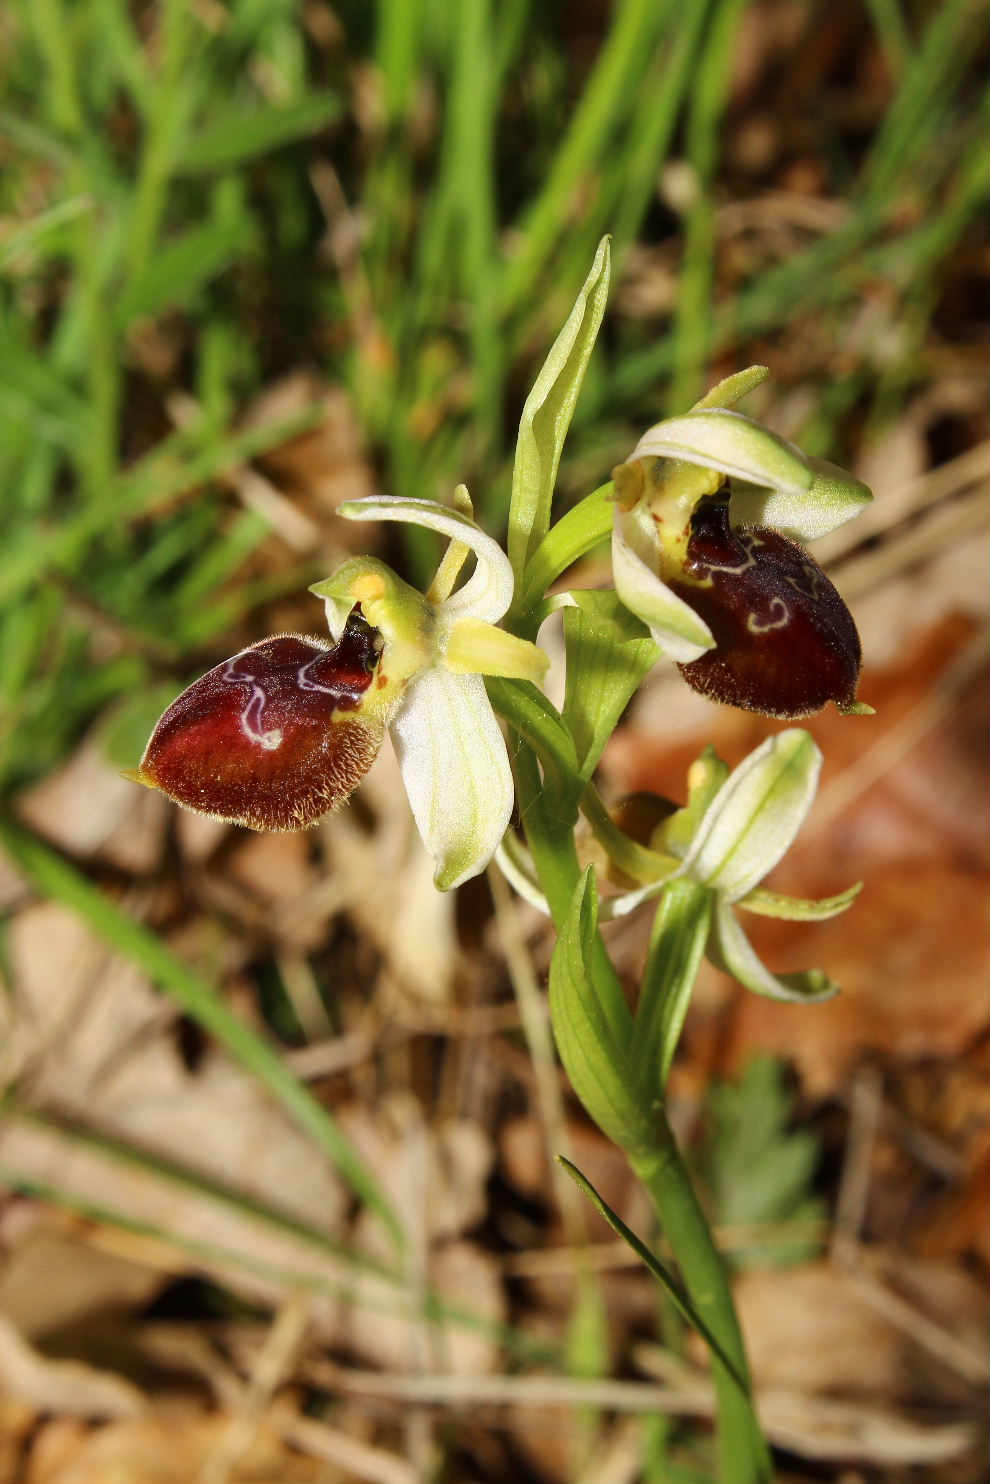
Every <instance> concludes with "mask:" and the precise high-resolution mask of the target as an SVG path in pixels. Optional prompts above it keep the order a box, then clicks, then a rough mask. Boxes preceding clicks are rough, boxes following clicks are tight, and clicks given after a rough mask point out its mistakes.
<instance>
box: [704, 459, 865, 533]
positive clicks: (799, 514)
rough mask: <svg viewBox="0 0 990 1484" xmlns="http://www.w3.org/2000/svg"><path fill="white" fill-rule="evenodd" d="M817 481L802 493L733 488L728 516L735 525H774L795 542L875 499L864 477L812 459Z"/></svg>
mask: <svg viewBox="0 0 990 1484" xmlns="http://www.w3.org/2000/svg"><path fill="white" fill-rule="evenodd" d="M808 462H809V463H810V465H811V467H812V469H813V470H814V475H815V482H814V484H813V485H812V486H811V489H810V490H807V491H805V492H804V493H803V494H800V495H791V494H785V493H783V492H782V491H781V490H771V489H759V488H757V487H756V486H755V485H754V486H751V487H750V488H748V489H746V488H744V489H733V491H732V503H731V504H730V506H729V517H730V519H731V521H732V524H733V525H734V526H773V527H775V529H776V530H778V531H783V533H784V535H785V536H793V537H794V539H795V540H796V541H815V540H817V538H818V537H819V536H824V535H825V534H826V532H828V531H834V530H835V529H836V527H837V526H841V525H844V524H845V523H846V521H847V520H852V519H853V517H854V516H857V515H859V514H860V512H861V511H862V510H864V509H865V507H866V506H867V505H868V504H869V503H870V501H871V500H872V499H873V494H872V492H871V491H870V490H869V489H868V488H867V486H866V485H865V484H863V483H862V481H861V480H859V479H856V478H855V476H854V475H852V474H849V473H848V472H847V471H846V470H845V469H840V468H839V467H838V465H837V464H830V463H828V461H827V460H826V459H809V460H808Z"/></svg>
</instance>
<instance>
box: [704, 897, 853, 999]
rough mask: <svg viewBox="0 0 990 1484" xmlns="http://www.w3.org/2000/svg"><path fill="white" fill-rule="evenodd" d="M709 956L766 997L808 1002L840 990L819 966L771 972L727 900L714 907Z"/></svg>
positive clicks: (742, 983)
mask: <svg viewBox="0 0 990 1484" xmlns="http://www.w3.org/2000/svg"><path fill="white" fill-rule="evenodd" d="M708 957H709V958H710V959H711V961H712V963H714V964H717V965H718V967H719V968H720V969H724V970H725V972H726V973H727V974H731V975H732V977H733V979H738V981H739V983H740V984H741V985H743V986H744V988H746V989H751V990H752V991H753V993H754V994H759V995H763V996H764V997H765V998H766V999H769V1000H785V1001H787V1002H789V1003H791V1004H797V1005H808V1004H814V1003H815V1001H817V1000H830V999H831V998H832V996H833V995H836V994H838V993H839V986H838V985H837V984H836V982H835V980H834V979H830V978H829V977H828V975H827V974H826V973H825V972H824V971H823V970H822V969H808V970H807V971H806V972H805V973H803V974H779V975H778V974H771V972H770V970H769V969H768V968H767V966H766V964H764V963H763V961H762V960H761V959H760V958H759V957H758V956H757V954H756V953H755V952H754V950H753V945H752V944H751V943H750V941H749V939H748V938H747V937H746V934H745V933H744V932H743V930H742V928H741V927H740V925H739V923H738V921H737V920H736V918H735V916H734V915H733V912H732V909H731V907H729V906H728V904H727V903H726V902H721V901H720V902H718V903H717V904H716V907H715V916H714V920H713V922H712V933H711V938H710V940H709V943H708Z"/></svg>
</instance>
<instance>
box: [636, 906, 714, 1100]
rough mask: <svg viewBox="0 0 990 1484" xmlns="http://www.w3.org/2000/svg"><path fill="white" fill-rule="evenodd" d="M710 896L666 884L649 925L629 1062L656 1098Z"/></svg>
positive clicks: (697, 962) (683, 1009)
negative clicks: (647, 945)
mask: <svg viewBox="0 0 990 1484" xmlns="http://www.w3.org/2000/svg"><path fill="white" fill-rule="evenodd" d="M710 920H711V896H710V893H709V892H707V891H706V890H705V889H704V887H700V886H696V885H695V883H694V882H693V881H685V880H679V881H672V882H671V883H670V885H669V886H668V887H667V889H666V890H665V892H664V894H663V896H662V898H661V900H660V907H659V909H658V911H657V915H656V919H655V920H654V923H653V932H652V935H651V937H650V951H649V954H648V955H647V960H646V972H645V973H644V975H643V987H642V989H641V991H640V997H639V1004H638V1006H637V1008H636V1018H635V1022H634V1027H635V1035H634V1038H633V1064H634V1066H635V1067H636V1069H637V1071H638V1072H639V1073H640V1075H641V1076H642V1078H643V1080H644V1081H646V1082H648V1083H650V1084H652V1085H653V1087H654V1088H655V1096H656V1097H657V1098H662V1096H663V1093H664V1089H665V1087H666V1085H667V1077H668V1076H669V1074H670V1067H671V1063H672V1062H673V1060H674V1052H675V1051H676V1049H677V1043H678V1041H679V1040H680V1036H681V1030H682V1029H683V1026H684V1017H685V1015H686V1014H687V1008H688V1003H689V1002H690V999H691V991H692V989H693V988H694V981H695V979H696V978H697V976H698V969H699V968H700V966H701V960H702V957H703V955H704V952H705V944H706V942H707V939H708V925H709V922H710Z"/></svg>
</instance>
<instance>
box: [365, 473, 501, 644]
mask: <svg viewBox="0 0 990 1484" xmlns="http://www.w3.org/2000/svg"><path fill="white" fill-rule="evenodd" d="M337 514H338V515H343V516H346V518H347V519H348V520H399V521H405V522H407V523H408V524H409V525H414V526H425V527H426V529H427V530H430V531H439V533H440V534H441V535H442V536H449V537H450V539H451V540H452V541H463V543H464V545H465V546H469V547H470V548H471V550H472V551H473V552H474V554H475V557H476V558H477V561H476V565H475V569H474V571H473V572H472V574H471V576H470V577H469V578H468V580H467V582H466V583H465V584H464V586H463V587H462V588H460V589H459V590H458V591H457V592H456V593H454V594H453V595H452V596H451V597H449V598H447V599H446V600H445V602H444V603H443V604H442V605H441V608H442V611H443V613H444V615H445V616H446V617H449V618H450V619H451V620H453V619H456V618H468V617H470V618H482V619H484V620H485V622H486V623H497V622H498V620H499V619H500V618H501V617H502V615H503V614H504V613H505V612H506V610H507V609H508V606H509V604H510V603H511V602H512V589H513V578H512V567H511V566H510V564H509V558H508V557H507V556H506V554H505V552H504V551H503V550H502V548H501V547H500V546H499V544H498V542H497V541H493V540H492V538H491V537H490V536H486V535H485V533H484V531H482V530H481V529H480V527H478V526H476V525H475V523H474V521H473V520H469V519H468V517H467V516H466V515H461V514H460V512H459V511H457V510H449V509H448V508H447V507H446V506H445V505H438V504H437V503H436V501H435V500H395V499H390V498H389V497H388V496H387V495H372V496H371V497H370V498H369V499H367V500H349V501H347V503H346V504H344V505H338V506H337Z"/></svg>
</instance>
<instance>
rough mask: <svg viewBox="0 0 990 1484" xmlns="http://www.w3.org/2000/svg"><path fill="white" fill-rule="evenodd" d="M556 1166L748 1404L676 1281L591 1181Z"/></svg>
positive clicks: (732, 1370)
mask: <svg viewBox="0 0 990 1484" xmlns="http://www.w3.org/2000/svg"><path fill="white" fill-rule="evenodd" d="M557 1163H558V1164H560V1165H562V1166H563V1167H564V1169H565V1170H566V1171H567V1173H568V1175H570V1177H571V1179H572V1180H573V1181H574V1183H575V1185H577V1186H578V1188H579V1189H580V1190H582V1191H583V1192H584V1194H585V1195H586V1196H587V1197H588V1200H589V1201H590V1202H591V1204H592V1205H593V1206H594V1208H595V1210H596V1211H597V1212H598V1214H599V1216H601V1217H602V1219H603V1220H604V1221H607V1222H608V1224H609V1226H610V1227H611V1228H612V1230H613V1231H614V1232H615V1233H616V1234H617V1235H618V1236H620V1237H621V1238H622V1240H623V1241H624V1242H625V1243H626V1244H627V1245H628V1246H629V1247H631V1248H632V1250H633V1252H635V1254H636V1256H637V1257H638V1258H639V1259H640V1261H641V1262H642V1263H644V1264H645V1265H646V1267H647V1268H649V1270H650V1272H651V1273H652V1274H653V1276H654V1278H656V1280H657V1282H658V1283H659V1284H660V1286H661V1288H662V1289H663V1290H664V1292H665V1293H666V1294H667V1296H668V1298H669V1299H670V1301H671V1303H672V1304H673V1305H674V1308H675V1309H676V1310H677V1312H678V1314H680V1316H681V1318H682V1319H684V1320H685V1321H686V1322H687V1323H688V1324H690V1325H691V1326H692V1328H694V1329H696V1330H697V1331H698V1333H699V1335H700V1336H701V1338H702V1339H703V1340H704V1342H705V1344H706V1345H707V1346H708V1347H709V1349H710V1350H711V1352H712V1354H713V1355H716V1356H718V1358H719V1360H720V1361H721V1362H722V1364H723V1365H724V1366H725V1369H726V1370H727V1371H728V1373H729V1375H730V1376H731V1377H732V1379H733V1380H734V1381H735V1383H736V1385H737V1386H738V1387H739V1389H740V1391H741V1392H742V1393H743V1395H744V1396H745V1397H746V1398H747V1400H748V1399H749V1388H748V1386H747V1385H746V1383H745V1381H744V1380H743V1378H742V1377H741V1376H740V1374H739V1372H738V1370H737V1369H736V1367H735V1366H734V1365H733V1364H732V1362H731V1360H730V1359H729V1357H728V1356H727V1355H726V1353H725V1351H724V1350H723V1349H722V1347H721V1345H720V1344H719V1343H718V1340H716V1338H715V1336H714V1335H713V1334H712V1332H711V1330H710V1329H709V1328H708V1325H707V1324H706V1323H705V1321H704V1320H703V1319H702V1317H701V1315H700V1314H699V1313H698V1311H697V1309H696V1308H695V1307H694V1305H693V1304H692V1302H691V1300H690V1298H689V1297H688V1295H687V1294H686V1293H685V1291H684V1289H683V1288H682V1287H681V1285H680V1283H679V1282H678V1281H677V1279H676V1278H675V1276H674V1274H673V1273H672V1272H671V1271H670V1269H669V1268H668V1267H666V1266H665V1265H664V1264H663V1263H662V1262H661V1261H660V1259H659V1258H658V1257H654V1255H653V1253H652V1252H651V1251H650V1249H649V1247H647V1246H646V1244H645V1242H641V1241H640V1239H639V1237H637V1235H636V1233H635V1232H634V1231H633V1230H632V1229H631V1227H628V1226H626V1223H625V1222H624V1221H623V1220H622V1218H621V1216H618V1215H616V1213H615V1212H614V1211H613V1210H612V1207H611V1206H610V1205H609V1204H608V1202H607V1201H605V1200H603V1198H602V1197H601V1196H600V1195H599V1193H598V1191H597V1190H596V1189H595V1187H594V1186H593V1185H592V1183H591V1181H590V1180H589V1179H588V1177H587V1176H586V1175H583V1174H582V1173H581V1171H580V1170H579V1169H578V1167H577V1165H573V1164H571V1161H570V1160H569V1159H565V1158H564V1156H563V1155H562V1154H558V1155H557Z"/></svg>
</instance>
